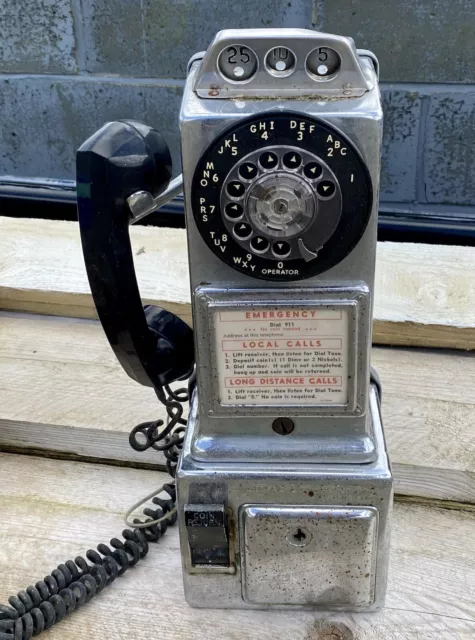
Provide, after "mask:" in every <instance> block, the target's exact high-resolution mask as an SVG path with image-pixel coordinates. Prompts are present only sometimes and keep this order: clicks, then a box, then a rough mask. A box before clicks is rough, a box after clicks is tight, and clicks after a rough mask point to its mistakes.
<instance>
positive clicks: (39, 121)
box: [0, 76, 182, 179]
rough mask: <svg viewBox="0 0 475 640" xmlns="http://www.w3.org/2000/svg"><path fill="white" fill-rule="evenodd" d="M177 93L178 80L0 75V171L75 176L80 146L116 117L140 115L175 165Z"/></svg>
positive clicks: (45, 175) (178, 160) (61, 176)
mask: <svg viewBox="0 0 475 640" xmlns="http://www.w3.org/2000/svg"><path fill="white" fill-rule="evenodd" d="M181 93H182V86H181V83H175V84H172V83H170V84H167V85H163V84H161V85H160V84H159V83H154V82H152V81H149V82H144V81H136V82H134V81H132V82H125V81H120V80H118V79H109V78H108V79H88V78H81V77H74V76H68V77H63V78H61V79H58V78H48V77H45V76H42V77H36V78H35V77H34V76H33V77H26V78H22V77H20V78H18V77H12V78H10V79H9V78H5V76H4V77H2V78H1V79H0V113H1V114H2V127H1V129H0V175H1V174H10V175H17V176H44V177H48V178H62V179H73V178H75V155H76V150H77V148H78V146H79V145H80V144H81V143H82V142H83V141H84V140H85V139H86V138H87V137H88V136H89V135H91V134H92V133H94V131H95V130H96V129H98V128H99V127H100V126H102V125H103V124H104V123H105V122H106V121H108V120H114V119H118V118H135V119H137V120H142V121H145V122H147V123H148V124H150V125H152V126H154V127H156V128H157V129H159V130H160V131H162V133H163V134H164V136H165V138H166V140H167V142H168V143H169V144H170V147H171V150H172V157H173V161H174V166H175V167H176V168H177V170H178V169H179V167H180V159H179V145H178V115H179V106H180V100H181Z"/></svg>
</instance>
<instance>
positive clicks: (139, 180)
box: [76, 120, 194, 387]
mask: <svg viewBox="0 0 475 640" xmlns="http://www.w3.org/2000/svg"><path fill="white" fill-rule="evenodd" d="M76 161H77V202H78V218H79V226H80V231H81V241H82V248H83V253H84V259H85V263H86V270H87V275H88V278H89V284H90V286H91V292H92V296H93V298H94V303H95V305H96V309H97V313H98V315H99V319H100V321H101V323H102V326H103V328H104V331H105V333H106V335H107V338H108V340H109V342H110V344H111V346H112V349H113V350H114V353H115V355H116V356H117V358H118V360H119V362H120V363H121V365H122V367H123V368H124V369H125V371H126V372H127V373H128V375H129V376H130V377H131V378H133V379H134V380H136V381H137V382H140V383H141V384H143V385H147V386H154V387H159V386H163V385H167V384H170V383H172V382H174V381H175V380H180V379H184V378H187V377H189V376H190V374H191V373H192V371H193V366H194V352H193V332H192V329H191V328H190V327H189V326H188V325H187V324H186V323H185V322H184V321H183V320H181V319H180V318H178V317H177V316H175V315H174V314H172V313H170V312H169V311H167V310H166V309H162V308H161V307H157V306H153V305H149V306H146V307H144V306H143V304H142V301H141V298H140V293H139V288H138V285H137V278H136V275H135V269H134V261H133V254H132V248H131V244H130V236H129V225H130V224H131V223H133V222H135V221H136V220H137V219H139V218H140V217H143V216H144V215H147V214H148V213H150V212H151V211H152V210H154V209H155V208H157V206H160V199H161V195H162V194H163V193H164V192H165V191H167V193H168V194H169V197H171V196H172V195H173V194H174V193H175V192H176V191H177V189H178V188H179V183H178V181H177V180H175V181H172V183H170V179H171V173H172V161H171V156H170V151H169V149H168V146H167V144H166V142H165V140H164V139H163V137H162V136H161V135H160V133H158V132H157V131H155V130H154V129H152V128H151V127H149V126H147V125H144V124H142V123H140V122H136V121H133V120H123V121H116V122H108V123H107V124H105V125H104V126H103V127H102V128H101V129H99V131H97V132H96V133H95V134H94V135H92V136H91V137H90V138H89V139H88V140H86V142H84V144H82V145H81V147H80V148H79V150H78V152H77V156H76ZM129 199H130V201H129V202H128V200H129Z"/></svg>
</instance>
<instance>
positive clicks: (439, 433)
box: [0, 312, 475, 502]
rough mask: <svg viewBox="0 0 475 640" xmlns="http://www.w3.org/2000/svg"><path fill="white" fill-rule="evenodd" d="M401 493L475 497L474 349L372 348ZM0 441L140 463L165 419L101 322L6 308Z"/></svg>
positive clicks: (150, 455)
mask: <svg viewBox="0 0 475 640" xmlns="http://www.w3.org/2000/svg"><path fill="white" fill-rule="evenodd" d="M373 364H374V365H375V366H376V367H377V368H378V370H379V372H380V374H381V377H382V381H383V388H384V391H383V417H384V422H385V429H386V437H387V441H388V446H389V450H390V454H391V459H392V462H393V468H394V472H395V478H396V490H397V491H398V492H400V493H404V494H407V495H419V496H426V497H430V498H437V499H447V500H456V501H460V502H475V421H474V419H473V416H474V412H475V394H474V393H473V389H474V388H475V354H464V353H460V352H450V353H447V352H443V351H434V352H430V351H427V350H414V349H412V350H405V349H388V348H375V349H373ZM0 380H1V381H2V384H1V385H0V447H2V446H3V447H4V448H5V447H10V448H11V447H13V448H16V449H26V450H29V449H42V450H45V451H56V452H63V453H69V454H74V455H78V456H83V457H88V458H89V457H95V458H107V459H109V460H115V461H119V462H120V461H128V462H133V463H136V464H163V459H162V458H161V457H160V455H159V454H157V452H155V451H148V452H145V453H140V454H139V453H135V452H134V451H133V450H132V449H131V448H130V446H129V443H128V433H129V431H130V429H131V428H132V427H133V426H134V425H135V424H137V423H139V422H143V421H146V420H152V419H156V418H157V417H161V418H164V417H165V414H164V412H163V410H162V409H161V407H160V406H159V405H158V403H157V400H156V398H155V395H154V393H153V391H152V390H151V389H149V388H146V387H142V386H140V385H138V384H137V383H135V382H133V381H132V380H131V379H130V378H128V376H127V375H126V374H125V373H124V372H123V370H122V368H121V367H120V365H119V364H118V362H117V361H116V359H115V357H114V355H113V352H112V350H111V349H110V347H109V345H108V343H107V340H106V338H105V336H104V334H103V332H102V329H101V327H100V325H99V323H98V322H96V321H91V320H81V319H66V318H59V317H54V316H35V315H27V314H15V313H8V312H2V313H0Z"/></svg>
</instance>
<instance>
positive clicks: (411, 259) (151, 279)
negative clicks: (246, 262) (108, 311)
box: [0, 217, 475, 349]
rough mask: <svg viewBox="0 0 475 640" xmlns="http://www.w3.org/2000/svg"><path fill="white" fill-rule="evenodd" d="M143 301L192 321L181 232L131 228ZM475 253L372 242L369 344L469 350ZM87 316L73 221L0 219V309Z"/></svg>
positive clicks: (473, 340) (474, 317)
mask: <svg viewBox="0 0 475 640" xmlns="http://www.w3.org/2000/svg"><path fill="white" fill-rule="evenodd" d="M131 235H132V244H133V250H134V256H135V264H136V268H137V274H138V280H139V283H140V288H141V291H142V295H143V298H144V300H145V301H146V302H155V303H157V304H163V305H164V306H166V307H167V308H168V309H170V310H171V311H173V312H174V313H177V314H178V315H180V316H181V317H183V318H184V319H185V320H187V321H188V322H191V314H190V307H189V302H190V297H189V289H188V262H187V254H186V241H185V232H184V230H180V229H157V228H153V227H133V228H132V230H131ZM474 274H475V248H474V247H449V246H437V245H421V244H395V243H390V242H386V243H379V245H378V259H377V272H376V295H375V322H374V342H375V343H377V344H391V345H409V346H414V345H416V346H417V345H419V346H436V347H448V348H458V349H473V348H474V347H475V275H474ZM1 308H3V309H8V310H14V311H29V312H34V313H45V314H50V315H51V314H54V315H59V316H71V317H82V318H92V317H95V309H94V305H93V303H92V299H91V295H90V292H89V286H88V283H87V278H86V273H85V269H84V264H83V258H82V254H81V248H80V240H79V232H78V226H77V224H76V223H74V222H56V221H49V220H28V219H15V218H5V217H4V218H0V309H1Z"/></svg>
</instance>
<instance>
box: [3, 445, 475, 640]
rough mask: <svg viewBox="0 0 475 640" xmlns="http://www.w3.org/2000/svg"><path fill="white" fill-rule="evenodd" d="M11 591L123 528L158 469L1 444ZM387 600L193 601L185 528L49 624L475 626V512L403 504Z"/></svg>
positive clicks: (424, 636)
mask: <svg viewBox="0 0 475 640" xmlns="http://www.w3.org/2000/svg"><path fill="white" fill-rule="evenodd" d="M0 469H1V479H2V482H0V500H1V503H2V518H1V519H0V537H1V539H2V552H1V553H0V575H1V580H0V602H5V601H6V599H7V597H8V596H9V595H10V594H12V593H16V591H17V590H19V589H20V588H24V587H26V586H27V585H28V584H32V583H34V582H35V581H36V580H38V579H40V578H41V577H43V576H44V575H45V574H46V573H47V572H49V571H50V570H51V569H53V568H54V567H56V566H57V565H58V564H59V563H60V562H64V561H65V560H66V559H68V558H74V557H76V556H77V555H78V554H79V553H82V554H84V552H85V551H86V550H87V549H88V548H90V547H92V546H94V545H95V544H97V543H98V542H107V541H108V540H109V538H111V537H113V536H117V535H118V533H120V531H121V530H122V528H123V525H122V514H123V513H124V511H125V510H126V508H128V507H129V506H130V504H132V503H133V502H134V501H136V500H138V499H139V498H140V497H142V496H143V495H146V494H147V493H148V492H150V491H151V490H152V489H153V488H154V487H155V486H159V485H160V483H162V482H163V481H164V480H165V479H166V476H165V475H164V474H160V473H157V472H150V471H143V470H136V469H119V468H116V467H106V466H103V465H94V464H84V463H73V462H65V461H56V460H55V461H52V460H45V459H39V458H35V457H31V456H16V455H8V454H0ZM392 522H393V524H392V549H391V562H390V574H389V588H388V596H387V601H386V607H385V608H384V609H383V610H382V611H381V612H378V613H374V614H344V613H331V614H330V613H325V614H319V613H316V612H310V611H297V612H286V611H272V612H266V611H232V610H213V611H209V610H205V609H191V608H190V607H188V605H187V604H186V602H185V600H184V595H183V588H182V581H181V566H180V555H179V548H178V532H177V530H176V529H174V530H169V531H168V532H167V534H166V535H165V536H164V538H162V540H161V541H160V543H159V544H157V545H156V546H155V545H152V548H151V550H150V553H149V555H148V556H147V557H146V558H145V559H144V560H142V561H141V562H140V563H139V564H138V565H137V566H136V567H134V568H133V569H131V570H129V571H128V572H127V574H126V575H125V576H123V577H121V578H118V579H117V580H116V581H115V582H114V583H113V584H112V585H111V586H109V587H108V588H107V589H106V590H105V591H103V592H102V593H101V594H100V595H99V596H98V597H97V598H95V599H94V600H93V601H91V602H90V603H89V604H87V605H85V606H84V607H83V608H82V609H81V610H80V611H76V612H74V613H73V614H72V615H71V616H69V617H68V618H67V619H65V620H63V621H62V622H61V623H60V624H58V625H56V626H55V627H53V628H52V629H51V630H50V631H49V632H48V637H49V638H51V639H52V640H55V639H57V640H59V639H60V638H61V639H62V638H68V639H69V640H76V639H79V638H80V639H81V640H82V638H85V637H88V638H91V639H93V638H105V637H107V638H110V640H115V639H117V640H118V639H119V638H129V637H133V638H137V639H138V640H142V639H143V640H145V639H148V638H160V637H164V636H166V637H167V638H170V639H171V640H182V639H184V638H186V639H187V640H195V639H196V640H198V639H199V640H202V639H203V638H210V639H211V640H218V639H219V640H221V638H236V639H238V638H249V640H254V639H256V640H257V639H259V640H266V639H269V640H270V639H272V640H274V639H275V638H279V639H280V640H286V639H289V640H330V639H331V640H357V639H360V638H361V639H362V638H371V639H372V640H380V639H381V640H401V639H402V638H418V639H419V640H432V639H433V638H437V639H438V640H449V639H450V640H452V639H454V638H460V639H466V640H469V639H470V638H473V637H475V560H474V556H473V548H474V544H475V514H474V513H473V512H461V511H453V510H452V511H448V510H444V509H434V508H427V507H421V506H412V505H405V504H397V503H396V505H395V509H394V514H393V521H392Z"/></svg>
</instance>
